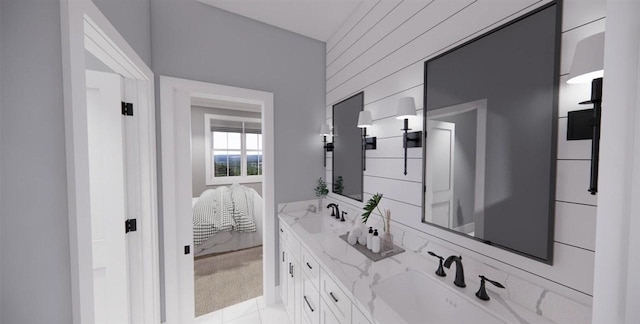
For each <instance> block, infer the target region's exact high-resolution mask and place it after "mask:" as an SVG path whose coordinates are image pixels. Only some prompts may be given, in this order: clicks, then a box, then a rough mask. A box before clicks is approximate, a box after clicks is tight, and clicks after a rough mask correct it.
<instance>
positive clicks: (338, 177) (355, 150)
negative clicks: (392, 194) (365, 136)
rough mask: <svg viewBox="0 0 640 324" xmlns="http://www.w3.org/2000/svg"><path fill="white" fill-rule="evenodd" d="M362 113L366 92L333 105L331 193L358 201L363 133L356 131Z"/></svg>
mask: <svg viewBox="0 0 640 324" xmlns="http://www.w3.org/2000/svg"><path fill="white" fill-rule="evenodd" d="M363 109H364V92H360V93H357V94H355V95H353V96H351V97H349V98H347V99H345V100H343V101H340V102H338V103H336V104H335V105H333V158H332V161H333V165H332V167H331V169H332V170H333V172H332V185H331V191H332V192H333V193H335V194H338V195H342V196H345V197H348V198H351V199H354V200H357V201H362V199H363V198H362V196H363V190H362V188H363V165H362V163H363V160H362V156H363V151H362V130H361V129H360V128H358V127H357V124H358V114H359V113H360V111H362V110H363Z"/></svg>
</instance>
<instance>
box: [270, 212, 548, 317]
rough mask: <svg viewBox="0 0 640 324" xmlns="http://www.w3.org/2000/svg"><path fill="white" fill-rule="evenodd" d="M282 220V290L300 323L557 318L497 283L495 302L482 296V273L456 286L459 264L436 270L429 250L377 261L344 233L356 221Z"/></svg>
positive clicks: (288, 216) (287, 215) (306, 215)
mask: <svg viewBox="0 0 640 324" xmlns="http://www.w3.org/2000/svg"><path fill="white" fill-rule="evenodd" d="M278 218H279V223H280V225H279V229H278V232H279V237H280V241H279V244H280V249H279V261H280V272H279V276H280V294H281V296H282V300H283V303H284V305H285V308H286V309H287V312H288V314H289V316H290V318H291V320H292V322H293V323H313V324H315V323H323V324H327V323H340V324H346V323H357V324H373V323H385V324H386V323H470V322H471V321H473V322H474V323H551V322H550V321H548V320H547V319H545V318H543V317H540V316H538V315H537V314H535V313H533V312H531V311H529V310H527V309H525V308H523V307H521V306H520V305H518V304H515V303H514V302H512V301H509V300H507V299H504V298H502V297H500V295H498V294H496V292H495V290H494V289H493V288H489V289H488V290H489V295H491V297H492V299H491V300H490V301H482V300H479V299H478V298H476V296H475V292H476V291H477V290H478V287H479V285H480V283H479V279H477V278H471V277H469V278H467V287H466V288H458V287H455V286H454V285H453V277H454V271H453V268H452V269H451V270H447V276H446V277H439V276H436V275H435V273H434V272H435V270H436V269H437V266H438V264H437V262H436V260H435V259H433V260H432V259H429V258H427V257H425V256H424V255H421V254H418V253H415V252H411V251H407V252H404V253H402V254H398V255H395V256H392V257H389V258H386V259H383V260H380V261H377V262H373V261H371V260H370V259H368V258H367V257H366V256H364V255H363V254H361V253H360V252H358V251H357V250H356V249H355V248H354V247H353V246H351V245H349V244H348V243H347V242H345V241H343V240H342V239H340V238H339V237H338V236H339V235H341V234H344V233H346V232H347V231H348V230H349V229H350V228H351V226H352V222H351V221H350V220H348V221H346V222H340V221H338V220H335V219H333V218H332V217H330V216H329V215H328V214H320V213H313V212H309V211H306V210H299V211H284V212H281V213H280V214H279V215H278ZM436 252H437V251H436Z"/></svg>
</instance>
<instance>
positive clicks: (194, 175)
mask: <svg viewBox="0 0 640 324" xmlns="http://www.w3.org/2000/svg"><path fill="white" fill-rule="evenodd" d="M205 114H217V115H226V116H239V117H251V118H260V116H261V114H260V113H255V112H250V111H241V110H229V109H218V108H209V107H198V106H191V182H192V191H193V197H200V194H202V192H203V191H205V190H207V189H213V188H217V187H220V186H207V184H206V183H207V175H206V173H205V168H206V167H205V156H206V153H205V147H204V137H205V130H204V115H205ZM242 185H243V186H246V187H249V188H253V189H255V190H256V191H257V192H258V193H259V194H260V196H262V182H254V183H243V184H242Z"/></svg>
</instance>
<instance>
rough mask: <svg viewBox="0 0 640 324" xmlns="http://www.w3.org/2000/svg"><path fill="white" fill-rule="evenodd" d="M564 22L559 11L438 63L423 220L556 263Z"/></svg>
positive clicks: (428, 77) (428, 122) (505, 29)
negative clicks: (560, 40)
mask: <svg viewBox="0 0 640 324" xmlns="http://www.w3.org/2000/svg"><path fill="white" fill-rule="evenodd" d="M557 18H558V11H557V10H556V6H550V7H548V8H545V9H541V10H540V11H538V12H536V13H533V14H531V15H528V16H526V17H524V18H522V19H519V20H516V21H515V22H512V23H508V24H507V25H505V26H502V27H499V28H498V29H496V30H494V31H491V32H489V33H487V34H485V35H483V36H481V37H479V38H477V39H475V40H473V41H471V42H468V43H467V44H464V45H462V46H460V47H458V48H456V49H453V50H451V51H449V52H447V53H444V54H442V55H440V56H437V57H435V58H433V59H430V60H429V61H427V62H425V80H424V84H425V92H424V107H425V111H426V114H425V115H424V116H425V117H424V128H425V131H426V132H427V137H426V145H424V151H423V152H424V160H423V163H424V168H425V169H424V171H425V173H424V188H425V190H424V197H423V201H424V205H423V208H424V211H423V215H422V217H423V221H424V222H425V223H429V224H433V225H435V226H438V227H442V228H445V229H447V230H451V231H454V232H456V233H461V234H463V235H465V236H467V237H473V238H475V239H478V240H481V241H482V242H484V243H488V244H491V245H493V246H496V247H500V248H503V249H507V250H509V251H513V252H516V253H519V254H522V255H524V256H527V257H530V258H533V259H536V260H539V261H543V262H547V263H551V258H552V254H553V221H554V206H555V205H554V199H555V180H556V170H555V168H556V145H557V104H558V101H557V100H558V93H557V91H558V86H557V85H558V78H559V73H558V67H559V48H558V46H557V42H556V40H557V39H558V37H559V28H557V27H558V25H557V21H558V20H557ZM523 39H526V40H527V41H526V42H523V41H522V40H523Z"/></svg>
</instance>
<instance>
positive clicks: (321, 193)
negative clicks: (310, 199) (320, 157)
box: [314, 178, 329, 197]
mask: <svg viewBox="0 0 640 324" xmlns="http://www.w3.org/2000/svg"><path fill="white" fill-rule="evenodd" d="M314 190H315V192H316V197H326V196H327V195H328V194H329V189H327V183H326V182H325V181H324V180H322V178H318V185H317V186H316V188H315V189H314Z"/></svg>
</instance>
